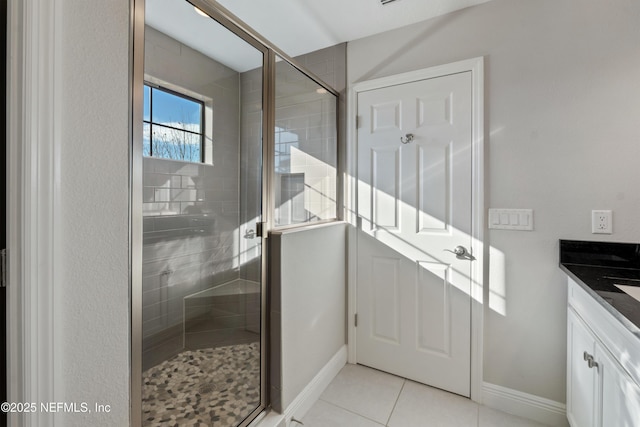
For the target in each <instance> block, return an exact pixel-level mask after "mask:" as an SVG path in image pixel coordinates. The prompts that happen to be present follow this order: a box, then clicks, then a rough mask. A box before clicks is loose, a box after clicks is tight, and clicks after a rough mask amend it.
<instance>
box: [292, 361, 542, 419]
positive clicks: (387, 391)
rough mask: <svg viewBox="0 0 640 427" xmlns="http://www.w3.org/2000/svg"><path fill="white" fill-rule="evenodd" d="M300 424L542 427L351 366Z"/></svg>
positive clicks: (347, 366)
mask: <svg viewBox="0 0 640 427" xmlns="http://www.w3.org/2000/svg"><path fill="white" fill-rule="evenodd" d="M301 421H302V422H304V427H329V426H330V427H347V426H348V427H380V426H388V427H423V426H424V427H432V426H433V427H543V425H542V424H539V423H536V422H534V421H530V420H527V419H524V418H520V417H516V416H513V415H509V414H505V413H503V412H500V411H496V410H494V409H491V408H487V407H486V406H482V405H478V404H477V403H475V402H472V401H471V400H469V399H465V398H463V397H461V396H458V395H455V394H452V393H448V392H446V391H442V390H439V389H436V388H433V387H428V386H425V385H422V384H419V383H415V382H413V381H410V380H405V379H404V378H400V377H396V376H394V375H391V374H387V373H384V372H381V371H377V370H375V369H371V368H367V367H364V366H361V365H349V364H348V365H346V366H345V367H344V368H343V369H342V371H340V373H339V374H338V375H337V376H336V378H335V379H334V380H333V381H332V382H331V384H329V387H327V389H326V390H325V391H324V393H323V394H322V395H321V396H320V399H319V400H318V401H317V402H316V403H315V404H314V405H313V407H312V408H311V409H310V410H309V412H308V413H307V414H306V415H305V417H304V418H303V419H302V420H301ZM293 425H295V423H294V424H292V426H293Z"/></svg>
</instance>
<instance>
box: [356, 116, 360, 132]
mask: <svg viewBox="0 0 640 427" xmlns="http://www.w3.org/2000/svg"><path fill="white" fill-rule="evenodd" d="M356 129H360V116H356Z"/></svg>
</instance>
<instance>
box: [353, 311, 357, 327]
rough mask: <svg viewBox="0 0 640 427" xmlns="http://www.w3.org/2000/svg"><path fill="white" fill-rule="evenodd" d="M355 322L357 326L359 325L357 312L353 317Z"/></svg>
mask: <svg viewBox="0 0 640 427" xmlns="http://www.w3.org/2000/svg"><path fill="white" fill-rule="evenodd" d="M353 323H354V325H355V327H356V328H357V327H358V313H356V314H355V316H354V319H353Z"/></svg>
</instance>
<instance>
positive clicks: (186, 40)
mask: <svg viewBox="0 0 640 427" xmlns="http://www.w3.org/2000/svg"><path fill="white" fill-rule="evenodd" d="M487 1H490V0H395V1H392V2H391V3H388V4H386V5H382V4H381V3H380V0H218V3H220V4H221V5H222V6H224V7H225V8H226V9H228V10H229V11H230V12H231V13H233V14H234V15H236V16H237V17H238V18H240V19H241V20H242V21H244V22H245V23H246V24H248V25H249V26H250V27H252V28H253V29H254V30H255V31H257V32H258V33H259V34H261V35H262V36H263V37H265V38H266V39H267V40H269V41H270V42H271V43H273V44H274V45H276V46H278V47H279V48H280V49H282V51H284V52H285V53H286V54H288V55H289V56H292V57H294V56H298V55H301V54H304V53H308V52H313V51H315V50H318V49H322V48H325V47H329V46H333V45H335V44H338V43H342V42H348V41H351V40H356V39H359V38H362V37H366V36H369V35H372V34H377V33H381V32H384V31H388V30H392V29H394V28H399V27H403V26H406V25H409V24H413V23H416V22H420V21H424V20H427V19H430V18H433V17H436V16H440V15H444V14H446V13H450V12H453V11H456V10H459V9H463V8H465V7H469V6H474V5H477V4H481V3H485V2H487ZM145 6H146V8H145V20H146V23H147V24H148V25H150V26H152V27H154V28H156V29H157V30H159V31H161V32H163V33H165V34H167V35H169V36H171V37H173V38H174V39H176V40H178V41H180V42H181V43H183V44H186V45H188V46H190V47H192V48H193V49H195V50H197V51H199V52H201V53H203V54H205V55H207V56H209V57H211V58H213V59H215V60H217V61H219V62H221V63H223V64H225V65H227V66H229V67H231V68H233V69H234V70H236V71H238V72H243V71H246V70H250V69H253V68H256V67H257V66H259V65H260V62H261V57H260V55H257V52H256V51H255V49H253V48H252V47H250V46H248V45H247V44H246V43H245V42H243V41H241V40H240V39H239V38H238V37H237V36H235V35H233V34H231V33H230V32H229V31H228V30H226V29H224V28H223V27H222V26H221V25H220V24H218V23H216V22H215V21H212V20H211V19H209V18H207V17H202V16H200V15H198V14H196V13H195V11H194V8H193V6H191V5H190V4H189V3H187V1H186V0H185V1H183V0H147V1H146V5H145ZM212 41H213V42H212Z"/></svg>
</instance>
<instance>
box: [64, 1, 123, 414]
mask: <svg viewBox="0 0 640 427" xmlns="http://www.w3.org/2000/svg"><path fill="white" fill-rule="evenodd" d="M57 5H58V6H57V11H58V12H60V14H59V15H56V19H57V24H58V25H60V27H61V28H62V29H63V30H62V32H61V40H60V45H59V50H58V53H59V54H60V58H59V60H60V64H61V69H60V75H59V78H60V82H61V87H62V89H63V90H62V91H61V92H60V93H58V94H57V96H56V100H57V102H58V105H57V109H58V113H59V117H60V121H59V123H57V125H58V126H59V127H58V129H59V137H60V142H61V151H60V153H59V162H60V177H59V179H60V182H59V187H60V200H59V211H58V212H59V214H60V216H59V224H60V230H59V234H58V235H59V236H60V241H59V242H58V248H59V250H60V253H59V254H57V255H58V260H59V261H60V264H59V265H57V266H56V267H57V268H59V272H60V274H59V279H60V280H59V282H57V283H55V284H54V288H55V293H56V296H55V298H56V303H57V304H58V305H57V306H56V307H55V310H56V313H57V319H58V321H59V323H57V324H56V328H55V333H56V346H57V348H58V350H59V352H60V353H59V355H60V356H61V357H60V359H59V361H58V363H57V366H58V367H59V368H60V372H57V373H56V374H57V376H56V378H57V379H59V381H60V383H58V384H57V386H56V388H57V390H58V391H59V394H57V395H56V396H55V399H56V401H62V402H88V403H90V405H93V404H94V403H95V402H97V403H103V404H108V405H111V408H112V410H111V412H110V413H104V414H97V413H95V412H93V413H86V414H74V413H67V414H59V417H58V424H56V425H61V426H62V425H64V426H88V425H91V426H96V427H98V426H105V427H106V426H116V425H119V426H123V425H128V423H129V330H130V326H129V229H128V211H129V190H128V189H129V157H128V153H129V143H130V138H129V110H130V98H129V94H128V89H129V1H128V0H108V1H102V2H87V1H84V0H60V1H58V2H57Z"/></svg>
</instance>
